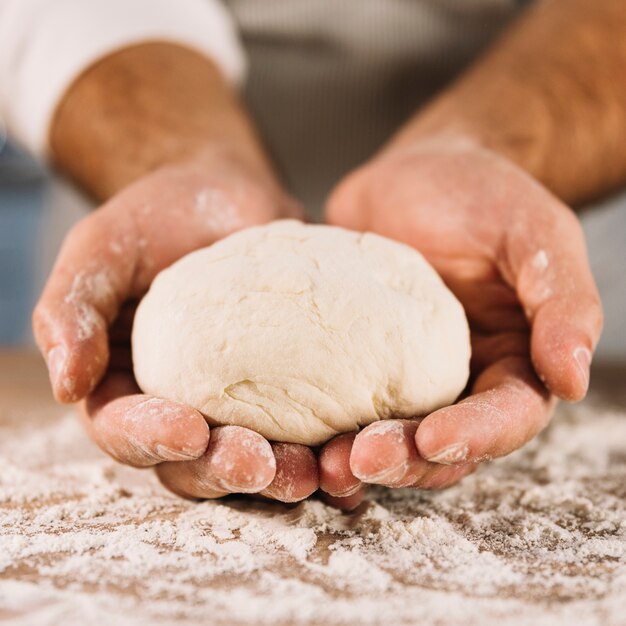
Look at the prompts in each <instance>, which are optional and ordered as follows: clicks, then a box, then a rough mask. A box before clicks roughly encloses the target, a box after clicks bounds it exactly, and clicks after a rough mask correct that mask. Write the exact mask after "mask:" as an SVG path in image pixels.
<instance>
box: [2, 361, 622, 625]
mask: <svg viewBox="0 0 626 626" xmlns="http://www.w3.org/2000/svg"><path fill="white" fill-rule="evenodd" d="M625 374H626V370H625V369H624V368H621V369H620V368H604V369H598V370H596V372H595V376H594V390H593V392H592V394H591V397H590V398H589V399H588V400H587V401H585V402H584V403H583V404H580V405H577V406H565V405H562V406H561V407H560V409H559V411H558V414H557V416H556V418H555V419H554V421H553V423H552V425H551V427H550V428H549V429H548V430H547V431H545V432H544V433H543V434H542V435H541V436H540V437H539V439H538V440H536V441H535V442H533V443H532V444H530V445H529V446H527V447H526V448H525V449H524V450H522V451H520V452H517V453H515V454H514V455H511V456H510V457H508V458H507V459H504V460H500V461H497V462H494V463H492V464H490V465H488V466H484V467H483V468H481V469H480V470H479V471H478V473H477V474H475V475H474V476H471V477H469V478H467V479H466V480H465V481H463V483H462V484H461V485H459V486H457V487H454V488H452V489H449V490H447V491H445V492H440V493H426V492H411V491H395V492H391V491H377V492H372V493H371V494H370V496H369V501H368V502H365V503H364V504H363V505H361V506H360V507H359V509H358V510H357V511H355V512H354V513H352V514H350V515H344V514H341V513H338V512H336V511H334V510H332V509H330V508H329V507H326V506H325V505H323V504H322V503H321V502H319V501H316V500H311V501H308V502H305V503H301V504H299V505H295V506H282V505H278V504H269V503H260V502H254V501H251V500H246V499H244V498H230V499H226V500H222V501H219V502H201V503H196V502H187V501H184V500H181V499H178V498H176V497H175V496H172V495H170V494H169V493H168V492H166V491H165V490H164V489H162V488H161V487H160V486H159V484H158V482H157V481H156V479H155V478H154V475H153V473H152V472H151V471H149V470H143V471H139V470H132V469H127V468H123V467H121V466H118V465H116V464H115V463H113V462H112V461H109V460H108V459H107V458H106V457H105V456H104V455H103V454H101V453H100V452H99V451H98V450H97V449H96V448H95V447H94V446H93V445H92V444H91V443H90V442H89V441H88V440H87V438H86V437H85V435H83V433H82V431H81V429H80V426H79V425H78V423H77V420H76V419H75V418H74V417H73V416H72V415H71V413H70V412H69V411H68V409H67V408H65V409H64V408H60V407H56V406H55V405H54V404H53V402H52V400H51V398H50V396H49V393H48V391H47V382H46V378H45V372H44V370H43V366H42V364H41V363H40V361H39V360H38V359H37V358H35V357H33V356H32V355H25V354H19V353H13V354H4V355H0V621H3V622H4V623H9V624H33V625H37V626H46V625H48V624H50V625H53V624H54V625H55V626H56V625H58V624H64V625H66V626H67V625H72V624H90V625H99V624H116V625H125V624H133V625H143V624H146V625H148V624H150V625H157V626H158V625H161V624H181V625H186V624H190V625H191V624H193V625H194V626H196V625H198V624H200V623H202V624H224V625H228V626H236V625H237V624H277V625H280V624H324V625H325V626H330V625H333V624H355V623H358V624H392V625H394V626H396V625H401V624H429V625H430V624H436V625H442V626H443V625H448V624H449V625H454V626H459V625H466V624H467V625H469V624H476V625H480V626H491V625H494V626H495V625H498V626H500V625H501V624H503V623H505V624H507V626H509V625H512V624H520V625H521V624H529V623H532V624H533V626H543V625H546V626H548V625H549V626H555V625H559V624H563V625H565V624H568V625H570V624H576V625H577V626H583V625H586V624H598V625H602V626H614V625H626V408H624V407H625V403H624V397H623V395H622V397H620V391H619V390H620V388H621V387H624V375H625ZM622 393H623V392H622Z"/></svg>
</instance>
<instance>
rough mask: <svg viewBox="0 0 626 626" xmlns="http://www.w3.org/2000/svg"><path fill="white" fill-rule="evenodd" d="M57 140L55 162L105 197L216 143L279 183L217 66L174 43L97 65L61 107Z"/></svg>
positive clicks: (53, 137)
mask: <svg viewBox="0 0 626 626" xmlns="http://www.w3.org/2000/svg"><path fill="white" fill-rule="evenodd" d="M50 145H51V150H52V158H53V160H54V162H55V164H56V165H57V166H58V167H59V168H60V169H61V170H63V171H64V172H65V173H67V174H68V175H69V176H70V177H71V178H73V179H74V180H75V181H76V182H77V183H78V184H79V185H80V186H81V187H83V188H84V189H85V190H86V191H87V192H88V193H90V194H92V195H93V196H95V197H96V198H97V199H99V200H104V199H106V198H108V197H110V196H111V195H113V194H115V193H116V192H117V191H119V190H120V189H122V188H123V187H124V186H126V185H127V184H129V183H130V182H132V181H133V180H135V179H137V178H139V177H140V176H142V175H143V174H145V173H147V172H149V171H152V170H154V169H156V168H158V167H159V166H161V165H164V164H167V163H170V162H174V161H178V160H182V159H185V158H189V157H191V156H193V155H197V154H201V153H202V152H203V151H205V150H210V149H213V148H216V149H221V150H224V151H225V153H227V154H228V153H234V154H236V155H237V157H238V158H240V159H243V160H244V161H245V162H246V165H247V166H249V167H250V168H251V170H252V171H253V172H254V173H255V175H258V176H260V177H263V178H264V179H266V180H267V182H268V184H275V183H276V180H275V178H274V175H273V173H272V169H271V165H270V163H269V162H268V159H267V158H266V156H265V155H264V152H263V149H262V147H261V145H260V142H259V140H258V138H257V136H256V134H255V131H254V129H253V126H252V124H251V122H250V120H249V118H248V116H247V114H246V112H245V110H244V109H243V107H242V106H241V104H240V103H239V101H238V99H237V96H236V94H235V93H234V91H233V89H232V87H230V86H229V85H228V84H227V82H226V80H225V79H224V78H223V77H222V75H221V73H220V71H219V70H218V69H217V67H216V66H215V65H214V64H213V63H212V62H211V61H210V60H209V59H207V58H206V57H204V56H201V55H199V54H197V53H196V52H194V51H192V50H190V49H187V48H183V47H181V46H177V45H174V44H170V43H146V44H142V45H138V46H133V47H129V48H126V49H124V50H122V51H120V52H117V53H114V54H112V55H110V56H108V57H106V58H104V59H103V60H102V61H100V62H99V63H97V64H96V65H94V66H93V67H91V68H89V69H88V70H87V71H86V72H85V73H84V74H82V75H81V76H80V77H79V78H78V79H77V80H76V81H75V82H74V84H73V85H72V86H71V88H70V89H69V91H68V92H67V93H66V94H65V97H64V98H63V100H62V101H61V103H60V105H59V106H58V108H57V110H56V113H55V116H54V119H53V122H52V126H51V129H50Z"/></svg>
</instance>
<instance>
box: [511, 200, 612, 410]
mask: <svg viewBox="0 0 626 626" xmlns="http://www.w3.org/2000/svg"><path fill="white" fill-rule="evenodd" d="M533 215H535V216H536V212H533ZM512 233H513V234H512V235H511V236H510V238H509V241H508V244H507V250H506V260H505V265H506V267H505V268H503V269H504V270H505V274H506V273H507V272H508V273H509V274H511V276H510V280H511V282H512V284H514V285H515V287H516V290H517V293H518V296H519V298H520V301H521V302H522V304H523V306H524V310H525V311H526V315H527V317H528V319H529V320H530V321H531V324H532V338H531V354H532V360H533V364H534V366H535V369H536V371H537V373H538V375H539V377H540V378H541V380H543V381H544V382H545V384H546V385H547V387H548V388H549V389H550V390H551V391H552V392H553V393H555V394H556V395H558V396H559V397H561V398H563V399H566V400H580V399H581V398H583V397H584V395H585V394H586V392H587V388H588V385H589V366H590V364H591V355H592V353H593V350H594V349H595V346H596V344H597V342H598V339H599V337H600V333H601V330H602V306H601V303H600V298H599V296H598V291H597V289H596V286H595V283H594V280H593V276H592V274H591V270H590V268H589V263H588V260H587V250H586V246H585V240H584V235H583V232H582V228H581V226H580V223H579V222H578V220H577V218H576V217H575V216H574V214H573V213H571V212H570V211H569V210H567V209H566V208H565V207H562V206H560V205H557V206H556V208H554V209H553V210H550V209H549V208H546V212H545V215H543V216H542V222H541V223H537V220H536V218H535V219H531V218H530V217H529V216H527V215H525V214H524V215H522V216H521V218H520V223H519V224H516V225H515V228H513V229H512Z"/></svg>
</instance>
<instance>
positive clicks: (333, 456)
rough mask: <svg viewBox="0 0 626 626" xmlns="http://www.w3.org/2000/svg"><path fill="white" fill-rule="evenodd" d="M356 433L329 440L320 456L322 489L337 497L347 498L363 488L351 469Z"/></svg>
mask: <svg viewBox="0 0 626 626" xmlns="http://www.w3.org/2000/svg"><path fill="white" fill-rule="evenodd" d="M355 438H356V433H346V434H345V435H339V436H338V437H335V438H334V439H332V440H331V441H329V442H328V443H327V444H326V445H325V446H324V447H323V448H322V450H321V452H320V456H319V472H320V489H321V490H322V491H324V492H326V493H327V494H329V495H331V496H334V497H335V498H345V497H348V496H351V495H353V494H355V493H357V492H358V491H359V490H360V489H361V485H362V483H361V481H360V480H359V479H358V478H357V477H356V476H355V475H354V474H353V473H352V471H351V470H350V453H351V451H352V444H353V443H354V439H355Z"/></svg>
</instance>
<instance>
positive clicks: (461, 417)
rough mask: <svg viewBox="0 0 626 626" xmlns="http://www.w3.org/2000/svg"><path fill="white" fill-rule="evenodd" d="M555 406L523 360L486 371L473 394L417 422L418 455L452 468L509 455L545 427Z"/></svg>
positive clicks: (504, 362) (508, 360)
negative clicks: (418, 423) (418, 424)
mask: <svg viewBox="0 0 626 626" xmlns="http://www.w3.org/2000/svg"><path fill="white" fill-rule="evenodd" d="M553 406H554V402H553V401H552V399H551V397H550V394H549V392H548V391H547V390H546V389H545V388H544V387H543V385H542V384H541V383H540V381H539V380H538V379H537V376H536V375H535V373H534V372H533V370H532V367H531V364H530V362H529V361H528V360H527V359H525V358H523V357H508V358H506V359H503V360H502V361H499V362H497V363H494V364H493V365H492V366H491V367H489V368H487V369H486V370H485V371H484V372H483V373H482V374H481V375H480V376H479V377H478V379H477V380H476V382H475V384H474V386H473V388H472V394H471V395H470V396H469V397H468V398H467V399H465V400H462V401H461V402H459V403H458V404H454V405H452V406H448V407H444V408H443V409H439V410H438V411H435V412H434V413H431V414H430V415H429V416H428V417H426V418H424V420H423V421H422V422H421V424H420V426H419V428H418V429H417V433H416V435H415V442H416V444H417V449H418V450H419V453H420V455H421V456H422V457H423V458H425V459H428V460H429V461H431V462H434V463H442V464H445V465H457V464H463V463H467V462H475V461H478V460H482V459H486V458H493V457H498V456H503V455H505V454H509V453H510V452H512V451H513V450H516V449H517V448H519V447H520V446H522V445H523V444H524V443H526V442H527V441H529V440H530V439H532V438H533V437H534V436H535V435H536V434H537V433H538V432H539V431H540V430H542V429H543V428H544V427H545V426H546V425H547V423H548V421H549V419H550V415H551V413H552V408H553Z"/></svg>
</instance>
